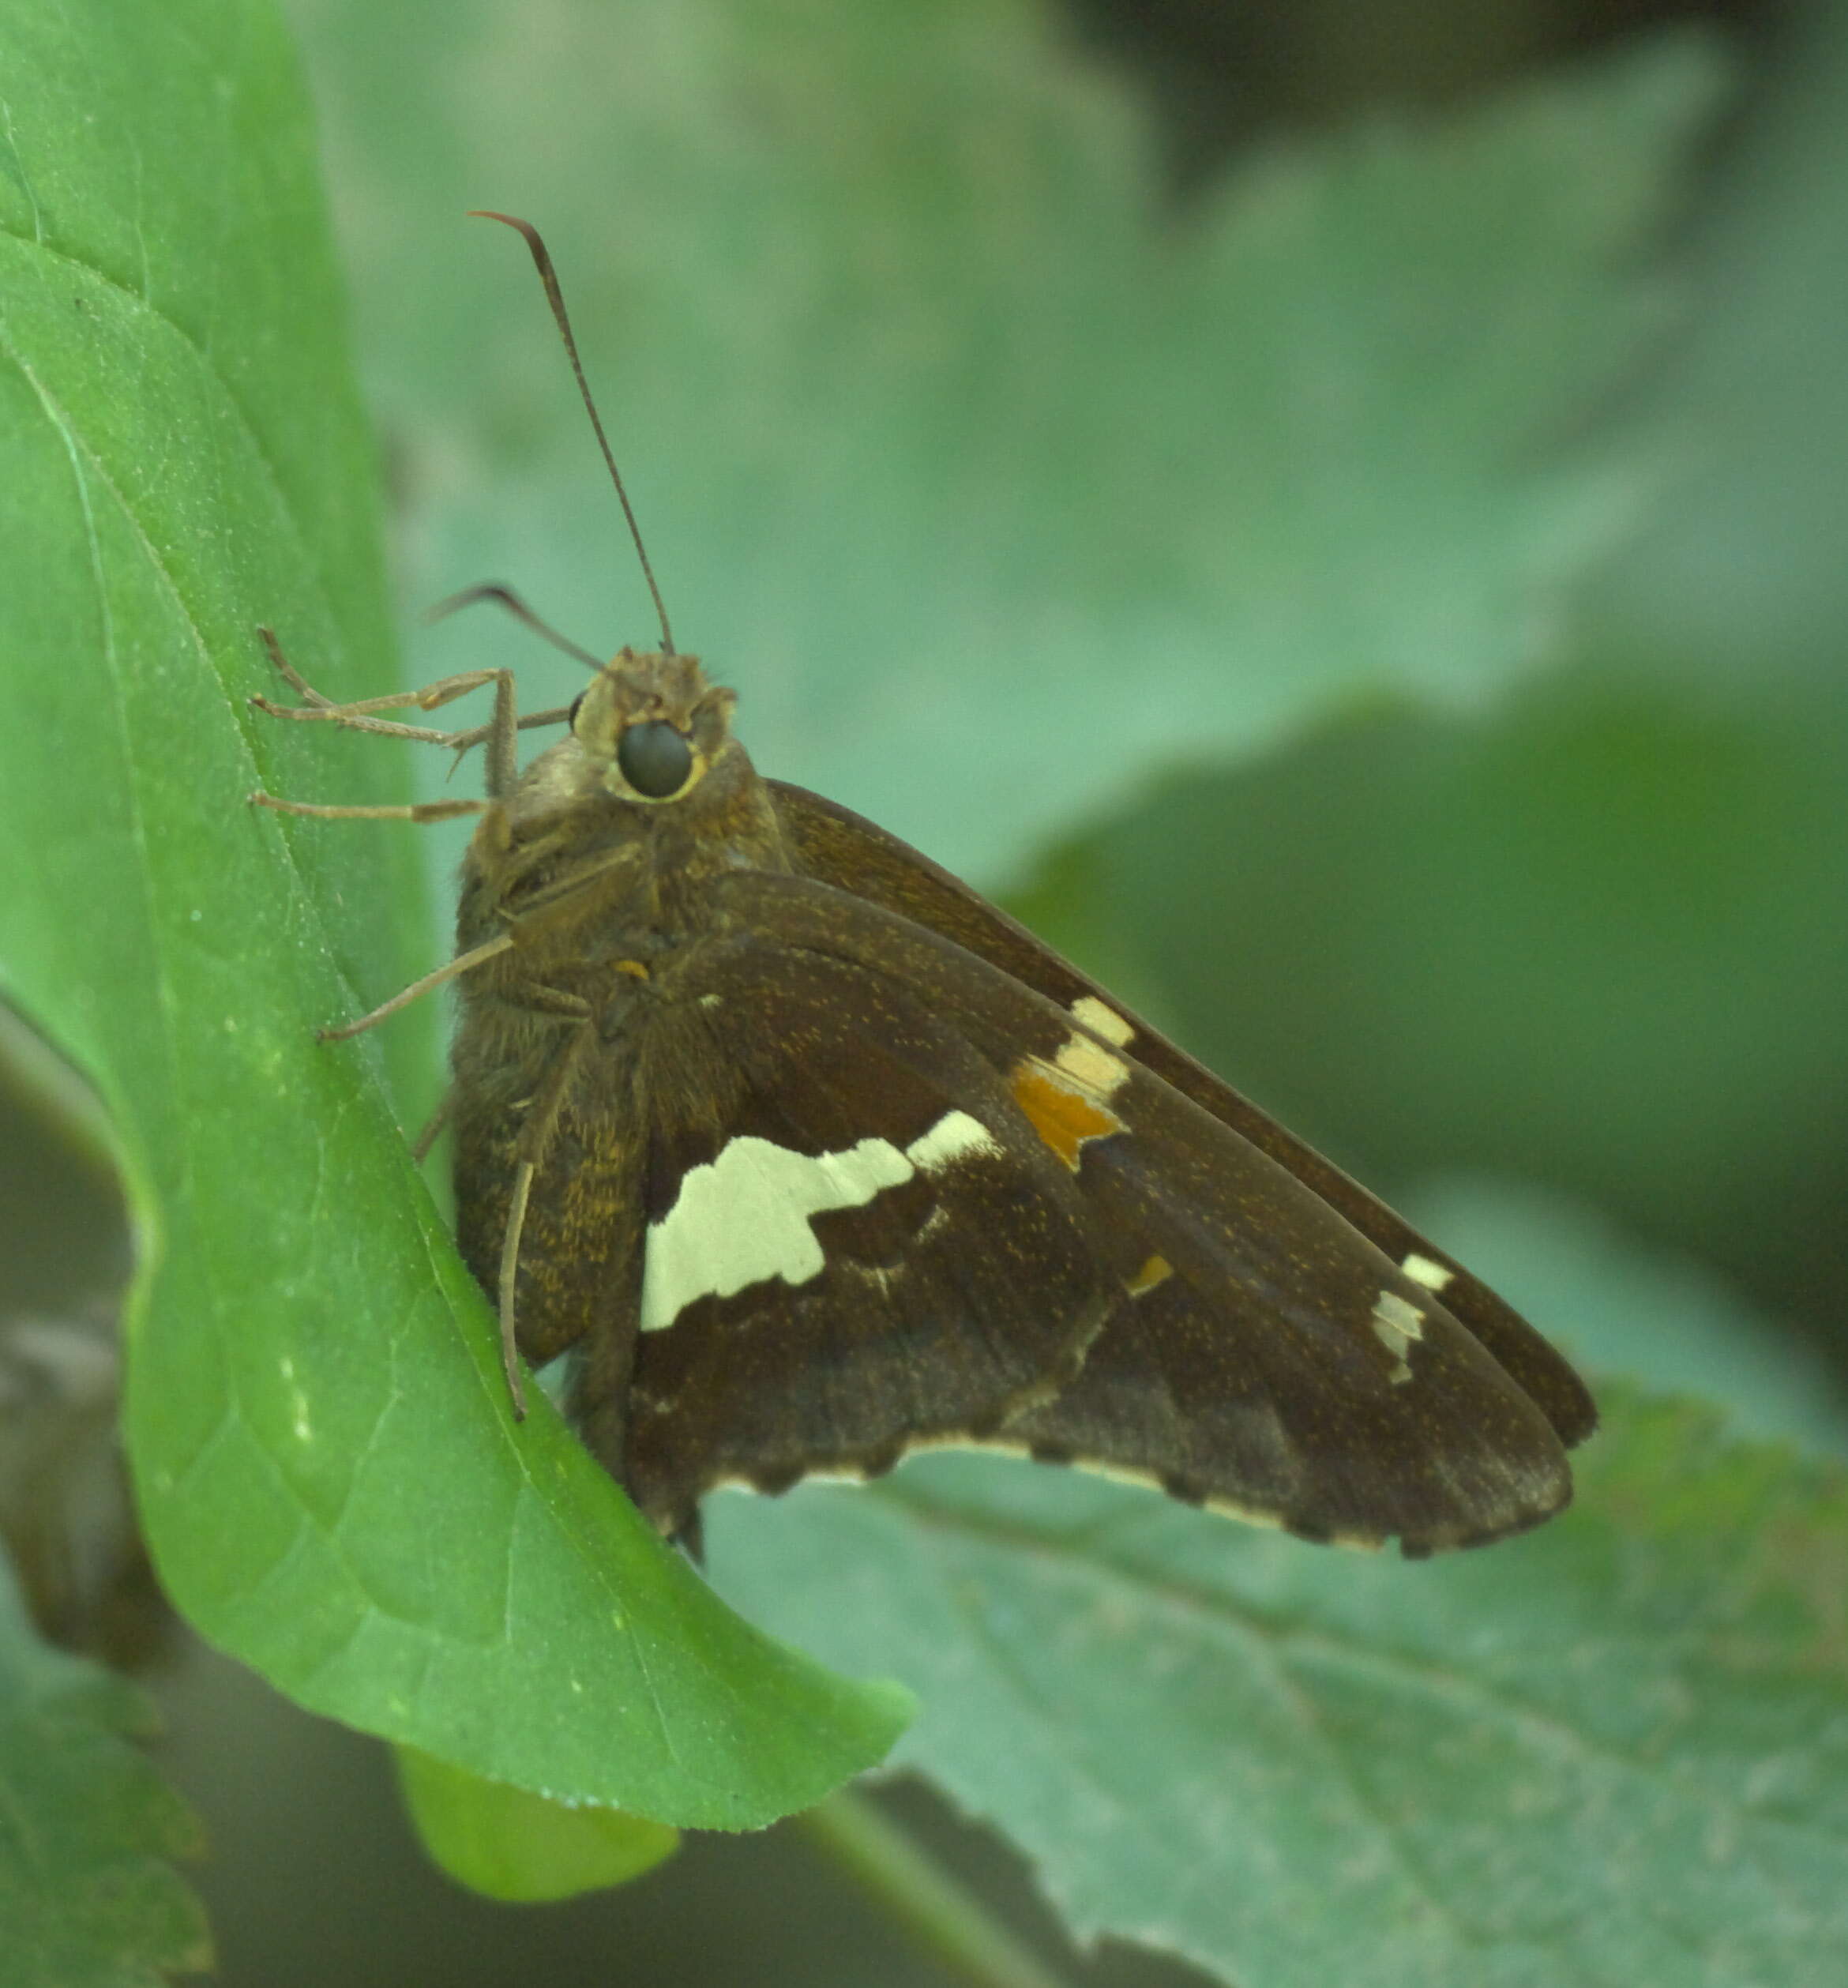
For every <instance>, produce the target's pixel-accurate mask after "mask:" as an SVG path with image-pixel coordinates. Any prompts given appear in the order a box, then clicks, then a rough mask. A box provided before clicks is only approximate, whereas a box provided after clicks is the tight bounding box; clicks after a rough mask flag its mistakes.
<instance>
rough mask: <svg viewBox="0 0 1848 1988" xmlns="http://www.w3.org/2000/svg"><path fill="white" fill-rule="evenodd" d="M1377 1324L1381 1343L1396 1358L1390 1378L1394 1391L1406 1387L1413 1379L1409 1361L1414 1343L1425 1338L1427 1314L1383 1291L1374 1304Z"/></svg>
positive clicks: (1374, 1321) (1396, 1294)
mask: <svg viewBox="0 0 1848 1988" xmlns="http://www.w3.org/2000/svg"><path fill="white" fill-rule="evenodd" d="M1373 1332H1374V1334H1375V1336H1377V1338H1378V1340H1379V1341H1380V1344H1381V1345H1382V1346H1383V1347H1385V1349H1386V1351H1388V1353H1390V1354H1391V1355H1392V1358H1393V1361H1394V1366H1393V1368H1392V1372H1391V1373H1390V1374H1388V1376H1387V1378H1388V1380H1389V1381H1391V1382H1392V1385H1393V1386H1394V1387H1395V1388H1397V1387H1403V1385H1405V1383H1406V1382H1407V1381H1409V1380H1410V1378H1411V1377H1412V1372H1411V1362H1410V1360H1409V1359H1407V1355H1408V1354H1409V1353H1410V1351H1411V1343H1412V1341H1413V1340H1422V1338H1423V1337H1424V1336H1425V1314H1424V1313H1422V1311H1420V1310H1418V1306H1416V1305H1414V1304H1413V1303H1412V1302H1411V1301H1410V1299H1409V1298H1401V1297H1400V1296H1399V1293H1398V1292H1397V1291H1381V1292H1380V1295H1379V1296H1378V1297H1377V1298H1376V1299H1375V1300H1374V1301H1373Z"/></svg>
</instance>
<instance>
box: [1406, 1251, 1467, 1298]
mask: <svg viewBox="0 0 1848 1988" xmlns="http://www.w3.org/2000/svg"><path fill="white" fill-rule="evenodd" d="M1399 1268H1400V1269H1401V1270H1403V1272H1405V1274H1406V1275H1407V1276H1408V1277H1410V1279H1411V1280H1412V1282H1413V1283H1414V1284H1422V1285H1423V1286H1424V1287H1425V1290H1427V1291H1441V1290H1442V1289H1443V1288H1444V1286H1445V1285H1446V1284H1447V1283H1449V1282H1450V1281H1451V1280H1452V1278H1453V1277H1454V1276H1455V1275H1456V1272H1455V1271H1454V1270H1448V1269H1446V1268H1444V1265H1442V1264H1440V1263H1433V1261H1431V1259H1430V1258H1429V1257H1422V1256H1420V1255H1419V1254H1418V1251H1417V1250H1413V1251H1412V1253H1411V1254H1410V1256H1409V1257H1407V1258H1406V1260H1405V1261H1404V1262H1403V1263H1402V1264H1401V1265H1399Z"/></svg>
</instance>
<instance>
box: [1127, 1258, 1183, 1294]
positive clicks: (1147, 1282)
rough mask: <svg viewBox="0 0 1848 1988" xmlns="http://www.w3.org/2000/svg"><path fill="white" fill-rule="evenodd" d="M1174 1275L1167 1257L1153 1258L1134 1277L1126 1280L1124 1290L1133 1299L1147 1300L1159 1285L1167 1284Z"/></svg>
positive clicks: (1172, 1267) (1172, 1266)
mask: <svg viewBox="0 0 1848 1988" xmlns="http://www.w3.org/2000/svg"><path fill="white" fill-rule="evenodd" d="M1171 1276H1174V1265H1173V1264H1171V1263H1170V1262H1169V1261H1168V1259H1167V1258H1166V1257H1149V1258H1148V1260H1147V1261H1146V1262H1145V1263H1144V1265H1143V1266H1142V1268H1140V1270H1138V1271H1137V1272H1136V1275H1135V1276H1133V1277H1128V1278H1125V1280H1124V1282H1123V1288H1124V1289H1125V1291H1128V1292H1129V1295H1130V1296H1131V1297H1132V1298H1146V1297H1147V1295H1148V1294H1149V1292H1151V1291H1153V1290H1154V1289H1155V1286H1156V1285H1157V1284H1165V1283H1166V1282H1167V1281H1168V1280H1169V1279H1170V1277H1171Z"/></svg>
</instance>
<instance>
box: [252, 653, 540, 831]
mask: <svg viewBox="0 0 1848 1988" xmlns="http://www.w3.org/2000/svg"><path fill="white" fill-rule="evenodd" d="M257 633H258V634H259V635H260V636H261V637H262V638H263V645H264V647H265V648H267V649H268V650H269V660H270V661H271V662H272V663H274V664H275V665H276V673H277V675H280V677H281V678H282V680H283V681H284V682H285V683H286V684H287V686H289V688H290V689H291V690H293V691H294V692H295V694H296V695H297V696H298V697H300V698H301V699H302V702H301V703H300V704H299V705H290V704H277V703H276V702H275V701H273V700H272V699H270V698H269V697H262V696H261V695H257V696H253V697H252V698H251V699H250V701H251V703H252V704H253V705H255V706H256V708H257V709H258V710H259V711H261V712H267V713H268V714H269V716H271V717H272V718H288V719H291V720H295V722H297V723H325V724H336V725H339V726H340V727H343V728H344V730H346V731H369V732H374V733H377V734H378V735H380V736H381V737H383V738H408V739H410V740H411V741H412V742H414V743H415V744H417V745H421V746H447V747H448V748H449V750H451V751H452V752H453V753H455V754H456V759H457V761H458V763H460V759H461V757H462V755H463V754H464V753H467V752H468V751H470V750H472V749H473V748H474V747H475V746H483V745H485V746H486V747H487V749H488V756H487V757H488V765H487V779H486V786H487V791H488V794H489V796H490V799H498V798H499V797H500V796H501V795H503V794H505V792H507V791H508V790H509V788H510V787H512V786H513V782H514V780H515V778H516V776H517V773H518V771H519V769H518V764H517V760H516V754H515V751H514V744H513V741H514V737H515V735H516V733H519V732H521V731H525V730H527V729H528V728H529V727H533V726H543V725H556V724H560V723H563V722H564V721H565V720H566V719H567V718H569V716H570V711H569V707H568V706H565V705H559V706H558V707H557V708H554V709H552V710H548V711H535V712H532V713H531V714H530V715H529V716H526V717H524V718H523V717H521V716H520V715H519V712H518V711H517V709H516V705H515V700H514V690H513V671H511V670H464V671H460V672H459V673H458V674H457V675H454V676H446V677H441V678H438V680H437V682H434V683H427V684H426V685H425V686H423V689H421V690H394V691H392V692H390V693H389V694H387V695H385V696H384V697H359V698H355V699H354V700H352V701H351V702H349V703H346V704H337V703H336V702H335V701H334V700H333V699H332V698H331V697H324V696H323V695H322V694H321V692H320V691H318V690H316V689H315V688H314V685H313V684H311V683H310V682H308V680H307V679H306V678H305V677H304V676H303V675H302V673H301V672H300V671H299V670H298V669H296V667H295V665H294V664H293V663H291V662H290V661H289V660H288V658H287V656H284V653H283V650H282V645H281V643H280V642H279V641H277V640H276V633H275V631H274V630H273V629H269V628H259V629H257ZM490 683H491V684H492V685H493V686H494V716H493V718H492V719H490V720H489V722H488V723H486V724H485V725H475V726H471V727H469V728H468V730H466V731H438V730H437V729H436V728H435V727H433V726H429V725H407V724H400V723H398V721H397V720H395V719H390V718H381V717H380V716H378V713H379V712H381V711H404V710H408V709H415V710H419V711H437V710H440V709H441V708H442V706H443V705H446V704H453V703H454V701H456V698H458V697H467V696H468V693H470V692H471V690H480V689H482V688H483V686H485V685H487V684H490ZM442 805H449V804H447V803H444V804H442ZM452 812H453V813H457V814H460V813H462V812H464V810H463V809H462V808H461V806H460V805H456V806H454V807H453V809H452ZM415 818H419V819H423V820H428V821H441V820H442V819H443V818H444V817H442V816H441V815H426V816H423V817H415Z"/></svg>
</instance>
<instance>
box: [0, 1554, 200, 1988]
mask: <svg viewBox="0 0 1848 1988" xmlns="http://www.w3.org/2000/svg"><path fill="white" fill-rule="evenodd" d="M152 1723H153V1721H152V1712H151V1710H150V1708H149V1707H148V1703H147V1701H146V1700H145V1699H144V1698H143V1697H142V1696H141V1693H139V1692H138V1691H137V1690H135V1689H133V1687H132V1686H131V1685H127V1684H125V1683H124V1682H122V1680H120V1679H119V1678H112V1677H111V1676H110V1675H109V1674H108V1673H107V1672H106V1671H103V1670H99V1669H98V1668H97V1667H96V1666H95V1665H94V1664H90V1663H80V1662H79V1661H78V1660H77V1659H76V1658H74V1657H69V1656H66V1655H63V1654H62V1652H58V1651H56V1650H54V1649H51V1648H49V1647H48V1646H47V1645H46V1644H43V1643H41V1642H40V1641H39V1638H38V1636H37V1634H36V1632H35V1631H34V1629H33V1628H32V1624H31V1622H30V1621H29V1620H28V1618H27V1615H26V1613H25V1610H24V1607H22V1606H21V1602H20V1597H19V1592H18V1590H17V1588H16V1587H15V1586H14V1584H13V1573H12V1570H11V1569H10V1568H9V1567H8V1566H7V1565H6V1563H5V1561H4V1558H0V1815H3V1816H4V1818H5V1820H4V1821H3V1822H0V1946H3V1947H4V1950H5V1953H6V1980H7V1982H8V1988H154V1984H157V1983H159V1982H162V1981H164V1980H165V1979H167V1974H168V1972H169V1971H179V1970H181V1969H186V1970H192V1969H195V1968H201V1967H208V1966H210V1964H211V1956H212V1941H211V1937H210V1936H209V1934H208V1933H207V1931H206V1930H205V1914H204V1913H203V1911H201V1908H200V1905H199V1901H198V1900H197V1898H195V1897H194V1896H193V1892H192V1891H191V1890H190V1888H189V1887H188V1886H187V1885H186V1884H185V1883H184V1882H183V1881H182V1879H181V1877H180V1876H179V1873H178V1872H177V1871H176V1870H174V1868H173V1862H172V1860H173V1859H174V1858H179V1857H194V1856H197V1855H198V1853H199V1851H200V1849H201V1847H202V1846H201V1839H200V1835H199V1829H198V1825H197V1822H196V1821H194V1819H193V1814H192V1812H191V1811H190V1809H188V1808H187V1807H186V1804H185V1803H184V1802H182V1800H181V1799H180V1798H179V1797H178V1795H177V1794H175V1793H174V1792H173V1791H172V1790H171V1788H169V1787H167V1784H166V1783H164V1782H163V1780H162V1779H160V1776H159V1775H158V1774H156V1772H155V1771H154V1769H153V1768H152V1767H151V1766H150V1765H149V1764H148V1761H147V1759H146V1757H145V1755H144V1754H143V1753H142V1752H141V1749H140V1748H139V1747H138V1746H135V1745H134V1744H133V1742H134V1741H135V1740H137V1739H142V1738H146V1737H147V1736H148V1734H149V1732H150V1731H151V1730H152Z"/></svg>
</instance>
